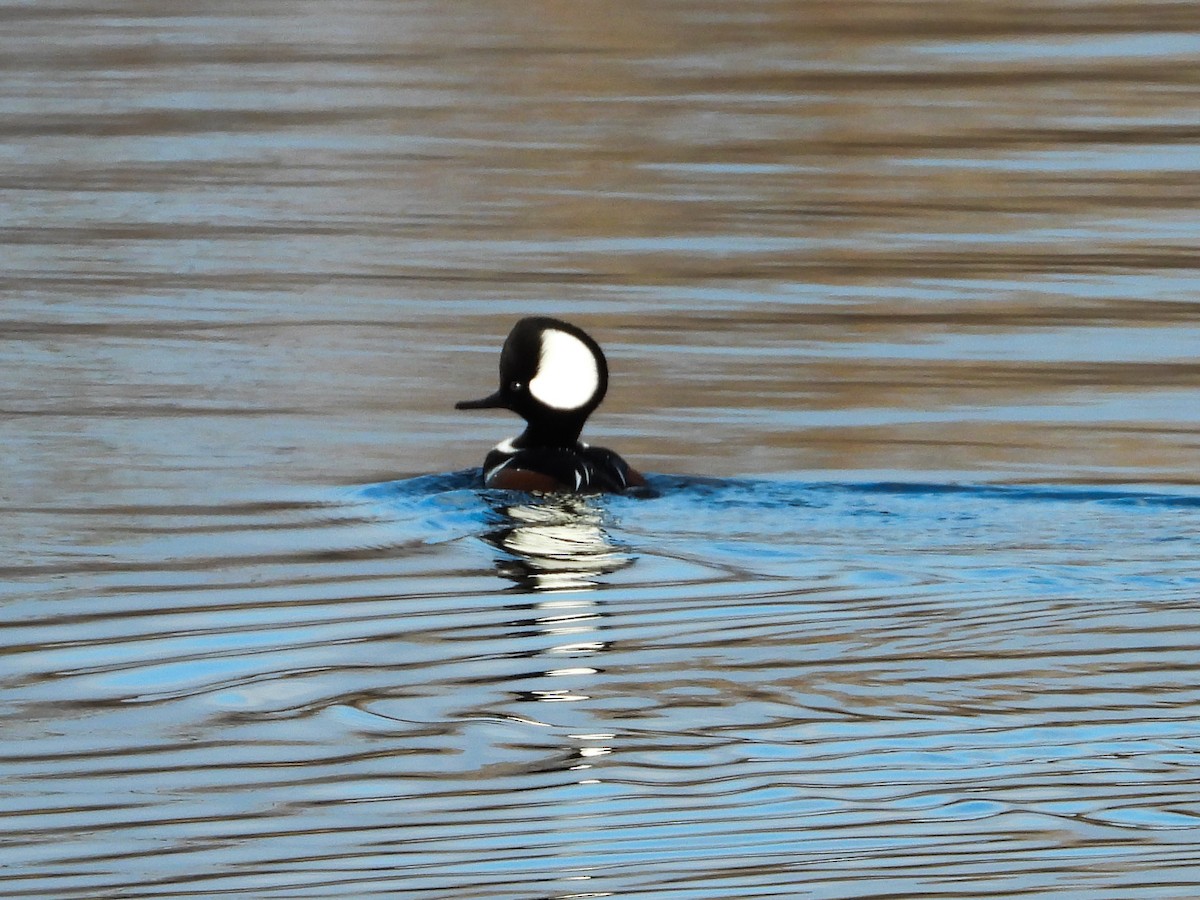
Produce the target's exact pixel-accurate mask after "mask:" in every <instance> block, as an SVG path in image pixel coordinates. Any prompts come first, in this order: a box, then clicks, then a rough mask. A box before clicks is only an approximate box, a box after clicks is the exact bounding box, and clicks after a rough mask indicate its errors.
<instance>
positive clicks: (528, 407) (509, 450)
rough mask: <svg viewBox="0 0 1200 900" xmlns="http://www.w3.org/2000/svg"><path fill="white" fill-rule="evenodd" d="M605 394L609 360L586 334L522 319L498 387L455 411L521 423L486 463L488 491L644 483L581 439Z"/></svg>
mask: <svg viewBox="0 0 1200 900" xmlns="http://www.w3.org/2000/svg"><path fill="white" fill-rule="evenodd" d="M607 392H608V362H607V361H606V360H605V358H604V352H603V351H602V350H601V349H600V345H599V344H597V343H596V342H595V341H594V340H593V339H592V338H591V336H590V335H588V334H587V332H585V331H584V330H583V329H581V328H578V327H576V326H574V325H571V324H570V323H569V322H563V321H562V320H560V319H552V318H549V317H547V316H531V317H529V318H525V319H521V320H520V321H519V322H517V324H516V325H514V326H513V329H512V331H511V332H509V335H508V339H507V340H505V342H504V349H503V350H501V352H500V389H499V390H497V391H496V392H495V393H494V394H491V395H490V396H487V397H484V398H483V399H481V400H463V401H461V402H459V403H456V404H455V405H454V408H455V409H510V410H512V411H513V412H515V413H516V414H517V415H519V416H521V418H523V419H524V420H525V422H526V428H525V430H524V431H523V432H522V433H521V434H520V435H518V436H517V437H515V438H509V439H508V440H505V441H501V442H500V443H499V444H497V445H496V446H495V447H493V448H492V450H491V452H489V453H488V455H487V457H486V458H485V459H484V461H483V483H484V486H485V487H489V488H502V489H509V490H518V491H545V492H554V491H571V492H577V493H598V492H614V493H615V492H620V491H624V490H626V489H627V488H631V487H641V486H643V485H645V483H646V479H645V478H644V477H643V476H642V475H641V473H640V472H638V471H637V470H636V469H633V468H631V467H630V465H629V463H627V462H625V460H623V459H622V458H621V457H620V456H618V455H617V454H616V453H614V452H613V451H612V450H608V449H606V448H604V447H592V446H590V445H588V444H585V443H583V442H582V441H580V440H579V434H580V432H581V431H583V425H584V423H585V422H586V421H587V418H588V416H590V415H591V414H592V412H593V411H594V410H595V409H596V407H598V406H599V405H600V403H601V401H602V400H604V395H605V394H606V393H607Z"/></svg>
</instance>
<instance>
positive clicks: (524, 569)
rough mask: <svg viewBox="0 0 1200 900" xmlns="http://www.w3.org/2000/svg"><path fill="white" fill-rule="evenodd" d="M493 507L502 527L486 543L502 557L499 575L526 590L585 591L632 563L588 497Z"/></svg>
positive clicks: (549, 499) (553, 498)
mask: <svg viewBox="0 0 1200 900" xmlns="http://www.w3.org/2000/svg"><path fill="white" fill-rule="evenodd" d="M495 508H496V511H497V512H498V513H500V515H502V516H503V517H504V520H505V521H504V524H503V525H501V526H500V527H498V528H496V529H494V530H492V531H491V532H489V533H488V534H486V535H484V540H486V541H487V542H488V543H489V544H491V545H492V546H493V547H496V548H497V549H499V550H502V551H504V553H505V556H504V557H502V558H500V559H498V560H497V562H496V568H497V571H498V572H499V573H500V574H501V575H502V576H504V577H505V578H508V579H510V580H512V581H515V582H516V583H517V584H519V585H521V586H522V587H524V588H526V589H528V590H531V591H569V590H587V589H589V588H592V587H594V586H595V585H596V584H597V583H598V582H599V579H600V577H601V576H603V575H605V574H607V573H609V572H615V571H616V570H617V569H621V568H624V567H625V566H627V565H629V564H630V563H631V562H633V557H631V556H630V555H628V554H626V553H623V552H621V551H620V550H619V549H618V548H617V547H616V546H615V545H614V544H613V543H612V542H611V541H610V540H609V538H608V535H607V534H606V533H605V531H604V527H603V522H602V518H601V511H600V510H599V509H598V508H597V507H595V506H594V505H592V504H591V503H590V502H589V501H588V500H587V499H586V498H583V497H576V496H563V495H558V496H554V497H543V498H540V499H539V501H537V502H533V503H521V504H513V505H501V504H499V503H496V504H495Z"/></svg>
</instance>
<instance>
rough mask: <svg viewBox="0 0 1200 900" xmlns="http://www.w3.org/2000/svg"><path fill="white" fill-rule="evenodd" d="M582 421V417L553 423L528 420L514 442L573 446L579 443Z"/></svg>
mask: <svg viewBox="0 0 1200 900" xmlns="http://www.w3.org/2000/svg"><path fill="white" fill-rule="evenodd" d="M583 422H584V420H583V419H580V420H579V421H577V422H576V421H573V420H565V421H556V422H554V423H553V424H546V423H538V422H529V423H528V424H527V425H526V426H525V430H524V431H523V432H521V436H520V437H518V438H517V440H516V441H515V444H516V446H518V447H574V446H576V445H577V444H578V443H579V433H580V432H581V431H583Z"/></svg>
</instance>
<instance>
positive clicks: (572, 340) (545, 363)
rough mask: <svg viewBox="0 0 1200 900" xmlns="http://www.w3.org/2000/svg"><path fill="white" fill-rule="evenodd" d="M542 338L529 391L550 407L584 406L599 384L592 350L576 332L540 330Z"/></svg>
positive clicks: (598, 371)
mask: <svg viewBox="0 0 1200 900" xmlns="http://www.w3.org/2000/svg"><path fill="white" fill-rule="evenodd" d="M541 339H542V346H541V350H540V352H539V354H538V367H537V374H536V375H535V376H534V377H533V379H532V380H530V382H529V391H530V393H532V394H533V396H534V398H535V399H537V400H538V401H540V402H541V403H544V404H545V405H546V406H549V407H551V408H552V409H561V410H571V409H579V408H580V407H582V406H586V405H587V403H588V401H589V400H591V399H592V397H593V395H595V393H596V389H597V388H598V387H599V386H600V369H599V367H598V366H597V365H596V357H595V356H594V355H593V354H592V349H591V348H590V347H589V346H588V345H587V344H585V343H584V342H583V341H581V340H580V339H579V338H577V337H575V335H573V334H569V333H567V332H565V331H559V330H558V329H556V328H549V329H547V330H546V331H543V332H542V334H541Z"/></svg>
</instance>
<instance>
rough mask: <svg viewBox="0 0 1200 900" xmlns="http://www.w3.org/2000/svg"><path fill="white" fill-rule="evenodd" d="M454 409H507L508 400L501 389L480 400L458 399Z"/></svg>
mask: <svg viewBox="0 0 1200 900" xmlns="http://www.w3.org/2000/svg"><path fill="white" fill-rule="evenodd" d="M454 408H455V409H507V408H508V400H507V399H506V398H505V396H504V392H503V391H496V393H494V394H492V395H491V396H489V397H484V398H483V399H482V400H459V401H458V402H457V403H455V404H454Z"/></svg>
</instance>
